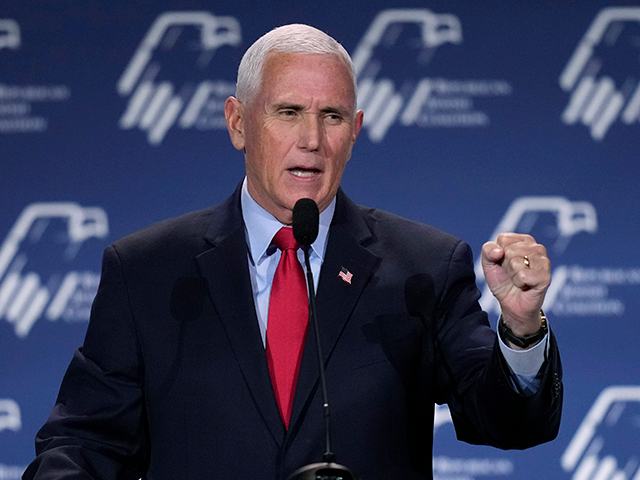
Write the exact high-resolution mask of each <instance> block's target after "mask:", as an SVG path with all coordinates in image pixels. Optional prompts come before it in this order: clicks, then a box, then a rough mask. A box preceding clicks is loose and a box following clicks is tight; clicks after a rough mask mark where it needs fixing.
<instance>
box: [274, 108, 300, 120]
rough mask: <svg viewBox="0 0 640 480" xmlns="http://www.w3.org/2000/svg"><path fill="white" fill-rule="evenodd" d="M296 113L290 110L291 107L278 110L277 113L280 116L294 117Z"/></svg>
mask: <svg viewBox="0 0 640 480" xmlns="http://www.w3.org/2000/svg"><path fill="white" fill-rule="evenodd" d="M297 114H298V112H296V111H295V110H291V109H285V110H280V111H279V112H278V115H280V116H281V117H287V118H292V117H295V116H296V115H297Z"/></svg>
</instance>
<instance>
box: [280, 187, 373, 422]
mask: <svg viewBox="0 0 640 480" xmlns="http://www.w3.org/2000/svg"><path fill="white" fill-rule="evenodd" d="M370 239H371V232H370V230H369V228H368V227H367V225H366V223H365V222H364V219H363V218H362V214H361V213H360V212H359V210H358V207H357V206H356V205H355V204H354V203H353V202H351V200H349V199H348V198H347V197H346V196H345V195H344V194H343V193H342V191H341V190H340V191H339V192H338V202H337V204H336V212H335V214H334V218H333V221H332V223H331V229H330V233H329V242H328V244H327V249H326V253H325V259H324V262H323V264H322V269H321V273H320V282H319V285H318V292H317V302H316V303H317V314H318V324H319V330H320V338H321V348H322V354H323V358H324V364H325V365H327V363H328V361H329V359H330V357H331V353H332V352H333V349H334V347H335V345H336V342H337V341H338V339H339V338H340V335H341V333H342V331H343V329H344V327H345V325H346V324H347V322H348V320H349V318H350V316H351V312H352V311H353V309H354V308H355V305H356V303H357V301H358V299H359V298H360V295H361V294H362V291H363V289H364V287H365V286H366V285H367V283H368V282H369V280H370V278H371V276H372V274H373V272H374V271H375V268H376V265H377V262H378V257H377V256H375V255H374V254H372V253H371V252H370V251H369V250H367V249H366V248H365V247H364V246H363V244H366V242H367V241H369V240H370ZM343 267H344V268H346V269H347V270H348V271H349V272H350V273H351V274H353V277H352V278H351V283H348V282H346V281H345V280H343V279H342V278H341V277H340V276H339V275H338V274H339V273H340V271H341V269H342V268H343ZM315 342H316V340H315V334H314V332H313V326H312V325H310V326H309V334H308V335H307V341H306V344H305V349H304V353H303V357H302V364H301V366H300V374H299V376H298V384H297V387H296V394H295V399H294V403H293V411H292V413H291V424H290V425H291V426H295V423H296V422H297V421H298V420H299V419H300V418H301V416H302V417H303V416H304V415H303V412H304V411H305V410H306V408H305V405H306V404H307V403H308V402H309V400H310V396H311V395H312V394H313V392H314V391H315V389H316V385H317V382H318V379H319V373H318V360H317V348H316V343H315ZM321 407H322V406H321V405H320V404H318V405H317V408H318V411H319V410H320V409H321ZM311 408H315V406H312V407H311ZM290 431H295V430H294V429H292V428H291V427H290Z"/></svg>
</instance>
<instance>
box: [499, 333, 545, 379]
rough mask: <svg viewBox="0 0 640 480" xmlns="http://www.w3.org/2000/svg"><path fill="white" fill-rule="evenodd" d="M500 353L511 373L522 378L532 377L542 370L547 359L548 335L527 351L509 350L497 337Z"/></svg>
mask: <svg viewBox="0 0 640 480" xmlns="http://www.w3.org/2000/svg"><path fill="white" fill-rule="evenodd" d="M498 342H499V343H500V351H501V352H502V356H503V357H504V359H505V360H506V361H507V364H508V365H509V367H510V368H511V371H512V372H513V373H514V374H515V375H517V376H522V377H534V376H535V375H537V374H538V372H539V371H540V368H542V365H543V364H544V361H545V359H546V357H547V349H548V345H549V334H548V333H547V334H546V335H545V336H544V338H543V339H542V340H540V342H539V343H538V344H537V345H535V346H533V347H531V348H529V349H528V350H514V349H512V348H509V347H508V346H507V345H506V344H505V343H504V342H503V341H502V339H501V338H500V335H498Z"/></svg>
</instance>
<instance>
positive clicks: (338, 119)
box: [324, 112, 343, 125]
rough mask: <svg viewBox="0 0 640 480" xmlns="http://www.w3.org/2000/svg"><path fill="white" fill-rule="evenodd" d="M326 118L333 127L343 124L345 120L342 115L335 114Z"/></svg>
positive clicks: (329, 114)
mask: <svg viewBox="0 0 640 480" xmlns="http://www.w3.org/2000/svg"><path fill="white" fill-rule="evenodd" d="M324 118H325V120H326V121H327V122H328V123H330V124H332V125H336V124H339V123H342V120H343V118H342V115H340V114H339V113H335V112H331V113H327V114H326V115H325V117H324Z"/></svg>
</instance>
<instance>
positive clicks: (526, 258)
mask: <svg viewBox="0 0 640 480" xmlns="http://www.w3.org/2000/svg"><path fill="white" fill-rule="evenodd" d="M524 268H531V262H530V261H529V257H527V256H526V255H525V256H524Z"/></svg>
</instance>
